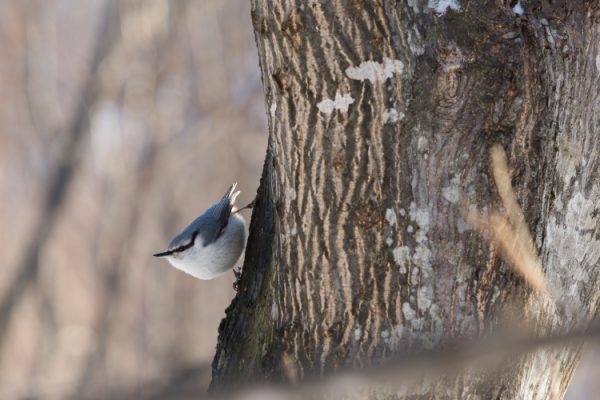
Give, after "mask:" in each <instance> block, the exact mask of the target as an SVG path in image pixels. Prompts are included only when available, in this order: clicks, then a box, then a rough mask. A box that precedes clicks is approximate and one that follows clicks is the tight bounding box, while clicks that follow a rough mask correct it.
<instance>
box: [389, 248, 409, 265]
mask: <svg viewBox="0 0 600 400" xmlns="http://www.w3.org/2000/svg"><path fill="white" fill-rule="evenodd" d="M392 254H393V255H394V262H395V263H396V265H399V266H402V267H405V266H406V264H407V263H408V260H410V249H409V248H408V247H407V246H400V247H396V248H395V249H394V250H393V252H392Z"/></svg>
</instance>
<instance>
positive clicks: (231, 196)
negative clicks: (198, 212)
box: [223, 182, 240, 206]
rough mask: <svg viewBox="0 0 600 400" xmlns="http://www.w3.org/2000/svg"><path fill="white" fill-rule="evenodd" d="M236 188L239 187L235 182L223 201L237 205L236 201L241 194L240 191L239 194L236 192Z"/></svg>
mask: <svg viewBox="0 0 600 400" xmlns="http://www.w3.org/2000/svg"><path fill="white" fill-rule="evenodd" d="M236 187H237V182H234V183H233V185H231V186H230V187H229V189H227V192H225V195H224V196H223V199H227V200H229V204H230V205H232V206H233V204H234V203H235V199H236V198H237V197H238V195H239V194H240V191H239V190H238V191H237V192H236V191H235V189H236Z"/></svg>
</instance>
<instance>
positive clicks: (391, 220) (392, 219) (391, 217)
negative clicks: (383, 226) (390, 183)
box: [385, 208, 398, 226]
mask: <svg viewBox="0 0 600 400" xmlns="http://www.w3.org/2000/svg"><path fill="white" fill-rule="evenodd" d="M385 220H386V221H387V222H388V224H390V225H391V226H394V225H396V223H397V222H398V219H397V218H396V213H395V212H394V210H392V209H391V208H388V209H387V210H385Z"/></svg>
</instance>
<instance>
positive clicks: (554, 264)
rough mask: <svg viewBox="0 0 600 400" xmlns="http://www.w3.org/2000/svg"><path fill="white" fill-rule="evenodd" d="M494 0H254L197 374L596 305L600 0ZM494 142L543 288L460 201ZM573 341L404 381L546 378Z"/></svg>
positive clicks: (469, 197)
mask: <svg viewBox="0 0 600 400" xmlns="http://www.w3.org/2000/svg"><path fill="white" fill-rule="evenodd" d="M509 3H510V1H501V0H496V1H466V0H460V1H458V0H456V1H435V0H429V1H423V0H420V1H417V0H405V1H394V0H372V1H357V0H356V1H353V0H332V1H304V0H295V1H294V0H274V1H272V0H253V1H252V21H253V24H254V28H255V34H256V42H257V45H258V51H259V55H260V62H261V70H262V77H263V85H264V91H265V97H266V107H267V109H268V116H269V126H270V140H269V147H268V151H267V157H266V162H265V166H264V171H263V178H262V181H261V185H260V189H259V193H258V202H257V206H256V209H255V211H254V215H253V221H252V224H251V233H250V238H249V242H248V246H247V253H246V261H245V266H244V273H243V277H242V281H241V286H240V291H239V292H238V294H237V296H236V298H235V299H234V301H233V303H232V305H231V306H230V307H229V309H228V310H227V317H226V318H225V320H224V321H223V323H222V324H221V327H220V330H219V344H218V348H217V354H216V356H215V359H214V362H213V388H219V387H223V386H224V385H227V386H228V387H231V385H232V384H243V383H246V382H250V381H256V380H277V379H280V378H282V376H283V374H284V373H283V371H282V365H281V360H282V358H283V357H287V359H289V360H291V362H293V363H294V364H295V366H296V369H297V371H298V373H299V374H300V375H301V376H308V375H311V374H314V373H317V374H319V373H322V372H324V371H329V370H335V369H336V368H339V367H341V366H348V365H357V366H360V365H365V364H368V363H369V362H371V361H373V360H377V359H381V358H385V357H386V356H388V355H389V354H392V353H393V352H395V351H399V350H407V349H415V348H421V347H427V348H430V347H435V346H436V345H438V344H440V343H441V342H442V341H444V340H447V339H448V338H457V337H461V336H465V335H474V334H475V335H476V334H480V333H482V332H484V331H486V330H488V329H491V328H492V327H493V326H495V325H496V324H498V320H499V318H500V314H501V310H505V309H506V308H507V307H511V308H513V309H515V310H518V317H519V318H521V319H523V320H526V321H528V322H529V323H530V324H532V326H535V327H536V329H537V330H538V331H539V332H543V331H545V330H547V329H549V328H555V327H569V326H573V325H575V324H577V323H580V322H581V321H585V320H588V319H590V318H591V317H592V316H594V315H595V314H596V312H597V310H598V298H599V293H600V291H599V279H598V278H599V276H598V261H599V259H600V178H599V176H600V174H599V172H600V171H599V169H600V164H599V162H600V152H599V146H600V117H598V115H599V114H598V111H599V110H600V94H599V93H600V91H598V89H597V87H598V84H599V83H600V79H599V77H600V19H599V18H600V12H599V11H598V10H600V4H598V2H597V1H588V2H583V1H582V2H579V1H577V2H573V1H566V0H564V1H556V0H555V1H550V0H548V1H525V2H523V8H524V10H525V13H524V14H523V15H519V14H516V13H515V12H514V11H513V10H511V6H513V5H514V4H509ZM494 143H500V144H501V145H502V146H503V147H504V148H505V149H506V151H507V153H508V155H509V164H510V166H511V168H512V171H511V172H512V177H513V182H512V183H513V186H514V188H515V190H516V192H517V196H518V199H519V202H520V204H521V206H522V207H523V210H524V212H525V215H526V219H527V223H528V225H529V226H530V227H531V230H532V232H533V235H534V239H535V242H536V247H537V249H538V251H539V253H540V255H541V259H542V263H543V268H544V270H545V272H546V274H547V278H548V280H549V283H550V285H551V286H552V287H553V288H554V290H555V296H556V298H555V299H556V300H557V303H558V304H559V307H553V306H552V305H551V303H550V302H545V301H542V300H540V298H539V297H538V296H536V295H535V294H533V293H532V291H531V290H530V289H529V288H528V287H527V286H526V285H525V284H524V283H523V282H522V281H521V280H520V279H519V278H518V277H517V276H515V275H514V274H513V273H512V272H511V271H510V269H508V268H506V266H505V265H504V264H503V262H502V261H501V260H500V259H499V258H498V256H497V254H496V252H495V251H494V248H493V246H490V245H489V244H488V243H487V242H486V241H485V240H484V239H482V238H481V237H480V236H479V235H478V234H477V233H476V232H474V231H473V230H471V228H470V227H469V226H468V225H467V224H466V222H465V221H464V219H463V216H462V214H461V207H463V206H464V205H465V204H472V205H475V206H477V207H478V208H479V209H483V210H488V211H489V210H491V209H498V208H500V205H499V202H498V195H497V193H496V191H495V189H494V183H493V180H492V178H491V175H490V172H489V158H488V152H489V149H490V147H491V146H492V145H493V144H494ZM284 354H285V356H284ZM578 358H579V352H578V350H577V348H575V349H564V350H562V351H550V350H545V351H538V352H537V353H535V354H532V355H529V356H526V357H523V358H522V359H521V360H518V361H517V362H516V363H515V365H513V367H512V368H511V369H510V372H505V373H503V374H501V375H495V376H494V377H493V378H489V377H487V378H486V377H483V376H476V375H475V374H473V375H469V374H466V375H464V376H462V377H461V379H460V380H459V381H458V383H455V384H453V385H452V386H450V387H449V386H448V382H438V383H437V384H429V385H424V386H423V387H421V388H420V389H419V390H418V391H417V392H415V393H413V394H416V393H419V394H422V395H427V396H431V395H435V396H436V398H440V397H446V396H447V397H456V398H467V397H468V398H502V399H521V398H531V399H546V398H549V397H552V396H562V394H564V392H565V390H566V387H567V385H568V382H569V380H570V378H571V376H572V373H573V370H574V368H575V365H576V363H577V360H578ZM469 396H471V397H469Z"/></svg>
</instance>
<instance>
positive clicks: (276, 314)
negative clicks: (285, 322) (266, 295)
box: [271, 302, 279, 321]
mask: <svg viewBox="0 0 600 400" xmlns="http://www.w3.org/2000/svg"><path fill="white" fill-rule="evenodd" d="M271 319H272V320H273V321H277V320H278V319H279V307H277V303H275V302H273V304H271Z"/></svg>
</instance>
